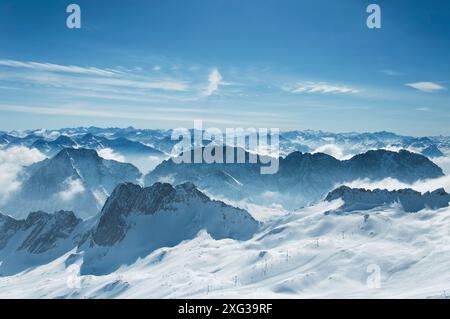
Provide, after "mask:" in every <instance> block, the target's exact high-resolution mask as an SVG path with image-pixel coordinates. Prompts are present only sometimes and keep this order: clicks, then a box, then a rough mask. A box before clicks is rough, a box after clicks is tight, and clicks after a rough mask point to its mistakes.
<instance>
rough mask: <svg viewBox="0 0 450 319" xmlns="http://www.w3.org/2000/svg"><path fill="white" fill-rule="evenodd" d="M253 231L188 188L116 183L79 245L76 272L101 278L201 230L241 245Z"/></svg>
mask: <svg viewBox="0 0 450 319" xmlns="http://www.w3.org/2000/svg"><path fill="white" fill-rule="evenodd" d="M259 226H260V224H259V222H257V221H256V220H254V219H253V218H252V217H251V215H250V214H249V213H248V212H246V211H245V210H242V209H238V208H234V207H231V206H228V205H226V204H224V203H222V202H219V201H213V200H211V199H210V198H208V197H207V196H206V195H204V194H203V193H201V192H200V191H199V190H198V189H197V188H196V187H195V186H194V185H193V184H190V183H186V184H183V185H179V186H176V187H173V186H171V185H170V184H163V183H157V184H155V185H152V186H151V187H147V188H142V187H140V186H137V185H132V184H122V185H119V186H118V187H117V188H116V190H115V191H114V192H113V194H112V195H111V197H110V198H109V199H108V201H107V202H106V204H105V206H104V208H103V210H102V212H101V214H100V216H99V218H98V222H97V223H96V225H95V226H94V228H93V229H92V231H91V235H90V238H88V239H87V240H86V241H84V242H83V243H82V244H81V245H80V246H79V250H80V251H84V263H83V266H82V273H83V274H98V275H100V274H107V273H109V272H111V271H114V270H116V269H117V268H118V267H120V266H121V265H123V264H130V263H133V262H135V261H136V260H137V258H139V257H143V256H147V255H148V254H149V253H151V252H152V251H154V250H155V249H158V248H160V247H173V246H176V245H177V244H179V243H180V242H182V241H183V240H188V239H192V238H195V236H197V234H198V233H199V232H200V231H202V230H206V231H207V232H208V233H209V234H210V236H211V237H213V238H215V239H224V238H232V239H236V240H247V239H249V238H251V237H252V236H253V234H254V233H255V232H256V231H257V230H258V229H259ZM118 256H120V260H119V259H118Z"/></svg>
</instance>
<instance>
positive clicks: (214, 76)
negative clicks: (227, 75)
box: [204, 68, 222, 96]
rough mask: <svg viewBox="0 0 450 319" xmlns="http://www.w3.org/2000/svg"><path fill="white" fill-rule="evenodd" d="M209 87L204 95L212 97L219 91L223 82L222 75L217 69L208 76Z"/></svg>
mask: <svg viewBox="0 0 450 319" xmlns="http://www.w3.org/2000/svg"><path fill="white" fill-rule="evenodd" d="M208 82H209V84H208V87H207V88H206V90H205V92H204V95H205V96H211V95H213V94H214V92H216V91H217V90H218V89H219V85H220V84H221V82H222V75H221V74H220V72H219V70H218V69H217V68H215V69H213V70H212V71H211V72H210V73H209V76H208Z"/></svg>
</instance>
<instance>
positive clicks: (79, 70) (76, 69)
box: [0, 60, 119, 76]
mask: <svg viewBox="0 0 450 319" xmlns="http://www.w3.org/2000/svg"><path fill="white" fill-rule="evenodd" d="M0 65H1V66H7V67H12V68H23V69H32V70H37V71H47V72H64V73H76V74H92V75H101V76H111V75H116V74H118V73H119V71H116V70H112V69H98V68H94V67H81V66H75V65H60V64H53V63H40V62H22V61H15V60H0Z"/></svg>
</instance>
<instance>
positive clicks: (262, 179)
mask: <svg viewBox="0 0 450 319" xmlns="http://www.w3.org/2000/svg"><path fill="white" fill-rule="evenodd" d="M234 151H235V152H236V149H234ZM225 153H226V151H225V150H224V154H225ZM235 154H236V153H235ZM248 156H249V154H248V153H246V157H247V158H248ZM261 166H262V165H261V164H260V163H257V164H250V163H248V161H247V163H246V164H236V163H235V164H230V163H224V164H219V163H214V164H206V163H203V164H194V163H193V164H186V163H182V164H176V163H175V162H174V161H173V160H172V159H170V160H166V161H164V162H163V163H161V164H160V165H158V166H157V167H156V168H155V170H153V171H152V172H150V173H149V174H148V175H146V176H145V184H146V185H151V184H153V183H155V182H158V181H168V182H172V183H175V184H180V183H184V182H193V183H194V184H196V185H197V186H198V187H199V188H200V189H202V190H205V191H207V192H209V193H211V194H212V195H214V196H224V197H225V198H229V199H231V200H242V199H246V200H248V201H250V202H254V203H260V204H265V205H273V204H277V205H282V206H283V207H285V208H288V209H295V208H298V207H302V206H305V205H308V204H310V203H314V202H317V201H319V200H322V199H323V198H324V197H325V196H326V194H327V193H328V192H329V191H331V190H333V189H334V187H335V185H337V184H342V183H344V182H350V181H353V180H357V179H364V178H367V179H370V180H374V181H376V180H382V179H384V178H387V177H391V178H396V179H398V180H402V181H404V182H407V183H411V182H414V181H417V180H421V179H427V178H437V177H440V176H443V173H442V170H441V169H440V168H439V167H438V166H437V165H435V164H434V163H432V162H431V161H430V160H428V159H427V158H426V157H424V156H422V155H419V154H414V153H410V152H407V151H400V152H398V153H397V152H390V151H385V150H379V151H369V152H367V153H364V154H360V155H356V156H354V157H352V158H351V159H349V160H345V161H340V160H337V159H335V158H334V157H332V156H329V155H326V154H322V153H316V154H308V153H300V152H294V153H291V154H289V155H288V156H287V157H286V158H280V160H279V171H278V172H277V173H276V174H273V175H261V173H260V168H261Z"/></svg>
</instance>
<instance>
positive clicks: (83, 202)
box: [2, 149, 141, 218]
mask: <svg viewBox="0 0 450 319" xmlns="http://www.w3.org/2000/svg"><path fill="white" fill-rule="evenodd" d="M140 177H141V173H140V172H139V170H138V169H137V168H136V167H134V166H133V165H131V164H125V163H119V162H116V161H110V160H105V159H103V158H101V157H99V156H98V155H97V152H96V151H94V150H87V149H64V150H62V151H61V152H59V153H58V154H57V155H56V156H54V157H53V158H51V159H47V160H44V161H42V162H39V163H36V164H33V165H31V166H29V167H28V168H26V169H25V171H24V172H23V174H22V176H21V180H22V185H21V188H20V190H19V191H18V192H17V193H15V194H13V196H11V198H10V199H9V200H8V201H7V202H6V203H5V204H4V205H3V207H2V209H3V210H4V211H6V212H8V213H9V214H10V215H12V216H15V217H19V218H20V217H24V216H26V214H28V212H30V211H37V210H42V211H56V210H59V209H65V210H72V211H75V212H76V213H77V214H78V216H80V217H83V218H87V217H91V216H93V215H95V214H96V213H97V212H98V211H100V209H101V207H102V205H103V203H104V201H105V200H106V198H107V197H108V196H109V194H111V192H112V191H113V190H114V188H115V187H116V186H117V185H118V184H120V183H123V182H137V180H138V179H139V178H140Z"/></svg>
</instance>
